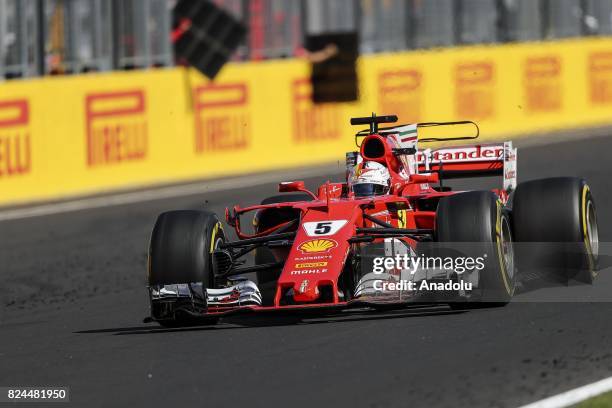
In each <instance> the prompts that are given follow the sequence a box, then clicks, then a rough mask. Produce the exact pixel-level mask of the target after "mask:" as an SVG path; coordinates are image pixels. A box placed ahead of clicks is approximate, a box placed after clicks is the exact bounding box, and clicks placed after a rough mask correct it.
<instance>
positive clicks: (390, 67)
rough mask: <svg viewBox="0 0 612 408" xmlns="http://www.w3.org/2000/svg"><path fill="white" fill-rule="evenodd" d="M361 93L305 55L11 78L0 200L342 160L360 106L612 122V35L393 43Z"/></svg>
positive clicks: (514, 119) (490, 126)
mask: <svg viewBox="0 0 612 408" xmlns="http://www.w3.org/2000/svg"><path fill="white" fill-rule="evenodd" d="M359 75H360V79H361V84H362V85H361V86H362V88H361V98H360V100H359V102H355V103H345V104H324V105H318V106H314V105H313V104H312V103H311V102H310V92H311V88H310V84H309V82H308V76H309V67H308V64H307V63H306V62H304V61H298V60H292V61H271V62H263V63H244V64H230V65H229V66H228V67H226V68H225V69H224V70H223V72H222V74H221V75H220V76H219V78H218V79H217V80H216V81H215V82H214V83H212V82H209V81H207V80H205V79H204V78H203V77H201V76H200V75H199V74H197V73H196V72H194V71H191V70H185V69H181V68H176V69H168V70H153V71H141V72H126V73H109V74H93V75H85V76H78V77H62V78H44V79H38V80H32V81H13V82H8V83H4V84H1V85H0V205H6V204H13V203H19V202H30V201H35V200H48V199H57V198H65V197H68V196H74V195H82V194H89V193H96V192H101V191H107V190H113V189H119V188H129V187H133V186H145V185H153V184H160V183H169V182H176V181H185V180H190V179H198V178H202V177H218V176H223V175H232V174H244V173H252V172H254V171H260V170H272V169H280V168H288V167H294V166H304V165H311V164H316V163H323V162H330V161H336V160H343V158H344V153H345V151H348V150H351V149H354V139H353V133H354V129H352V128H351V127H350V126H349V125H348V119H349V117H350V116H355V115H359V116H363V115H364V114H366V115H367V114H369V113H370V112H373V111H375V112H379V113H385V114H391V113H397V114H399V116H400V118H401V120H402V121H403V122H416V121H421V122H427V121H443V120H460V119H472V120H475V121H478V122H479V123H480V124H481V128H482V137H483V139H484V140H486V139H487V138H489V139H490V138H496V137H500V136H502V135H517V136H527V135H530V134H533V133H534V132H541V131H551V130H555V129H568V128H580V127H587V126H594V125H602V124H612V39H608V38H604V39H581V40H569V41H562V42H555V43H532V44H521V45H501V46H479V47H465V48H454V49H444V50H433V51H419V52H405V53H395V54H380V55H372V56H366V57H363V58H361V60H360V61H359Z"/></svg>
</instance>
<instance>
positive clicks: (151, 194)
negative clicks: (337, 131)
mask: <svg viewBox="0 0 612 408" xmlns="http://www.w3.org/2000/svg"><path fill="white" fill-rule="evenodd" d="M341 172H342V169H341V168H338V166H337V165H336V166H325V167H316V168H312V169H302V170H288V171H285V172H283V173H282V174H280V173H278V172H275V173H265V174H254V175H250V176H242V177H236V178H230V179H226V180H217V181H201V182H197V183H191V184H187V185H179V186H169V187H161V188H154V189H149V190H143V191H134V192H128V193H118V194H109V195H104V196H100V197H91V198H81V199H75V200H69V201H62V202H59V203H51V204H41V205H34V206H28V207H24V208H16V209H10V210H4V211H0V222H1V221H7V220H18V219H24V218H32V217H41V216H45V215H53V214H62V213H67V212H72V211H81V210H89V209H95V208H103V207H111V206H117V205H126V204H134V203H141V202H145V201H155V200H163V199H167V198H174V197H187V196H190V195H197V194H204V193H206V194H208V193H215V192H221V191H227V190H234V189H240V188H245V187H253V186H260V185H263V184H268V183H274V182H280V181H282V180H293V179H296V178H307V177H316V176H323V175H326V174H330V173H341Z"/></svg>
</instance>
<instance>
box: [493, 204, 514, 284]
mask: <svg viewBox="0 0 612 408" xmlns="http://www.w3.org/2000/svg"><path fill="white" fill-rule="evenodd" d="M501 221H502V204H501V201H499V200H497V221H496V224H495V238H496V241H497V254H498V256H497V259H498V260H499V270H500V272H501V276H502V279H503V281H504V286H505V288H506V293H508V295H510V296H512V294H513V293H514V287H510V282H508V278H509V276H508V271H507V270H506V264H505V262H504V255H503V250H502V242H501Z"/></svg>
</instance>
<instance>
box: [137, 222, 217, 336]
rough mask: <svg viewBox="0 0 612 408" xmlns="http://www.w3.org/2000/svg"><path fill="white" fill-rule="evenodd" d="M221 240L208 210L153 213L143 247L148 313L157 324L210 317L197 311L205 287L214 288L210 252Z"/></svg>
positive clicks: (201, 309)
mask: <svg viewBox="0 0 612 408" xmlns="http://www.w3.org/2000/svg"><path fill="white" fill-rule="evenodd" d="M224 241H225V235H224V232H223V227H222V225H221V223H220V222H219V220H218V218H217V217H216V215H215V214H213V213H210V212H206V211H171V212H166V213H163V214H161V215H160V216H159V217H158V219H157V222H156V223H155V227H154V228H153V232H152V234H151V241H150V246H149V262H148V284H149V288H150V293H151V315H152V317H153V318H154V319H155V320H157V321H158V322H159V323H160V324H161V325H163V326H169V327H177V326H186V325H193V324H199V323H208V322H211V319H206V320H203V319H202V318H201V315H203V314H204V313H205V311H206V289H207V288H212V287H214V276H213V271H212V253H213V251H214V249H215V248H217V247H218V246H219V245H220V244H221V243H223V242H224ZM214 321H215V319H212V322H214Z"/></svg>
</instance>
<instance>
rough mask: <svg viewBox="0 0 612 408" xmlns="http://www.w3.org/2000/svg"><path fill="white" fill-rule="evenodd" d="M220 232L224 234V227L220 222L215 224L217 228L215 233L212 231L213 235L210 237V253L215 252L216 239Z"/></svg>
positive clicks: (214, 229) (214, 230)
mask: <svg viewBox="0 0 612 408" xmlns="http://www.w3.org/2000/svg"><path fill="white" fill-rule="evenodd" d="M219 230H221V232H223V225H221V223H220V222H218V223H217V224H215V227H214V228H213V231H212V235H211V236H210V253H211V254H212V253H213V252H215V239H216V237H217V234H218V233H219Z"/></svg>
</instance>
